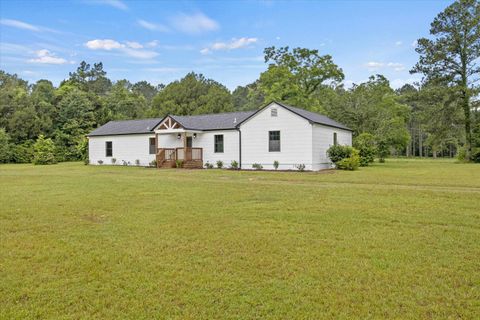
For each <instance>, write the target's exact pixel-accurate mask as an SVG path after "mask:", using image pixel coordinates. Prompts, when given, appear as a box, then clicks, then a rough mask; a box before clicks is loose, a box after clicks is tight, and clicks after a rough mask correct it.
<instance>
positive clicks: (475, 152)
mask: <svg viewBox="0 0 480 320" xmlns="http://www.w3.org/2000/svg"><path fill="white" fill-rule="evenodd" d="M470 160H471V161H473V162H475V163H480V148H473V149H472V155H471V156H470Z"/></svg>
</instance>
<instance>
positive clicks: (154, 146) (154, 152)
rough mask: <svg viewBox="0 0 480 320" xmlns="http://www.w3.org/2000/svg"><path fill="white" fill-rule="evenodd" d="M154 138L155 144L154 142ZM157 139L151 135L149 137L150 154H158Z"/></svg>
mask: <svg viewBox="0 0 480 320" xmlns="http://www.w3.org/2000/svg"><path fill="white" fill-rule="evenodd" d="M152 139H153V144H152ZM156 142H157V139H155V138H154V137H149V138H148V154H156V153H157V146H156V144H157V143H156ZM152 147H153V153H152Z"/></svg>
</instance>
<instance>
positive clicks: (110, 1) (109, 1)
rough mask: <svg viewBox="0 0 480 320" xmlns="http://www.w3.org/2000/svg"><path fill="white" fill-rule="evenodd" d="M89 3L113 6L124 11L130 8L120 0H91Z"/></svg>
mask: <svg viewBox="0 0 480 320" xmlns="http://www.w3.org/2000/svg"><path fill="white" fill-rule="evenodd" d="M87 3H93V4H104V5H107V6H110V7H113V8H115V9H120V10H123V11H127V10H128V6H127V5H126V4H125V3H124V2H122V1H120V0H91V1H87Z"/></svg>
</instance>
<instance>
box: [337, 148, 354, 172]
mask: <svg viewBox="0 0 480 320" xmlns="http://www.w3.org/2000/svg"><path fill="white" fill-rule="evenodd" d="M336 166H337V168H338V169H341V170H357V169H358V167H359V166H360V154H359V151H358V150H357V149H353V150H352V154H351V155H350V157H348V158H344V159H342V160H340V161H338V162H337V163H336Z"/></svg>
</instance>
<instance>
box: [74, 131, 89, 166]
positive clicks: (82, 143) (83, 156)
mask: <svg viewBox="0 0 480 320" xmlns="http://www.w3.org/2000/svg"><path fill="white" fill-rule="evenodd" d="M76 148H77V153H78V156H79V157H80V160H82V161H83V163H85V164H88V163H89V161H88V139H87V138H85V137H82V138H81V139H79V140H78V143H77V146H76Z"/></svg>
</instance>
